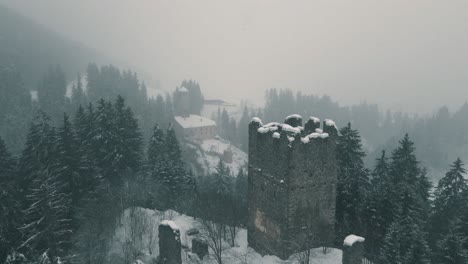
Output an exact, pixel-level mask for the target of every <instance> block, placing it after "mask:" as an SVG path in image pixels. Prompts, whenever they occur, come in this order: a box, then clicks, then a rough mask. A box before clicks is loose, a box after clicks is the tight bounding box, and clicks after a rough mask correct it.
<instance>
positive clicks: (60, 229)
mask: <svg viewBox="0 0 468 264" xmlns="http://www.w3.org/2000/svg"><path fill="white" fill-rule="evenodd" d="M65 188H66V184H65V183H64V182H63V181H62V180H61V179H60V178H59V174H58V173H57V172H56V171H54V170H53V169H52V168H51V167H47V168H44V170H43V171H42V174H41V175H39V177H37V178H35V179H34V181H33V183H32V186H31V188H30V191H29V192H28V194H27V199H28V201H29V202H30V205H29V207H28V209H26V210H25V222H26V223H25V226H24V227H22V229H23V231H24V234H25V241H24V243H23V244H22V245H21V248H29V249H30V250H31V252H40V251H45V250H48V252H49V256H50V257H52V258H55V257H57V256H63V255H64V254H65V253H66V250H67V249H68V248H69V247H70V236H71V234H72V228H71V219H70V217H69V208H71V202H70V199H69V197H68V195H67V193H66V189H65Z"/></svg>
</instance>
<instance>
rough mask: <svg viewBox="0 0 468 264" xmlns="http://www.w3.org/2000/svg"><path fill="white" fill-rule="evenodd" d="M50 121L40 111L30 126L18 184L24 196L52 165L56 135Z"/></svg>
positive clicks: (20, 161) (20, 164)
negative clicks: (33, 182)
mask: <svg viewBox="0 0 468 264" xmlns="http://www.w3.org/2000/svg"><path fill="white" fill-rule="evenodd" d="M49 121H50V119H49V117H48V116H47V115H46V114H45V113H44V112H42V111H39V112H38V114H37V115H36V117H35V118H34V122H32V124H31V126H30V129H29V132H28V136H27V139H26V147H25V149H24V150H23V153H22V155H21V158H20V160H19V172H18V176H19V177H18V184H19V189H20V191H21V193H23V196H24V194H25V192H26V191H27V190H28V189H29V186H30V184H31V183H32V181H33V180H34V179H35V178H36V177H38V175H39V174H41V172H42V171H43V169H44V168H45V167H47V166H50V165H52V159H51V158H52V157H51V155H50V154H51V153H52V152H53V147H54V144H53V142H54V141H55V134H54V131H53V129H52V127H51V126H50V125H49Z"/></svg>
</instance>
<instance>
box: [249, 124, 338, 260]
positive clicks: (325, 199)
mask: <svg viewBox="0 0 468 264" xmlns="http://www.w3.org/2000/svg"><path fill="white" fill-rule="evenodd" d="M337 136H338V131H337V128H336V126H335V123H334V122H333V121H331V120H325V121H324V122H323V129H320V120H319V119H318V118H315V117H311V118H310V119H309V120H308V121H307V122H306V123H305V126H304V127H302V117H301V116H299V115H291V116H288V117H287V118H286V120H285V124H281V123H269V124H266V125H263V124H262V122H261V120H260V119H258V118H254V119H253V120H252V121H251V122H250V124H249V168H248V170H249V175H248V223H247V229H248V242H249V245H250V246H251V247H253V248H254V249H255V250H257V251H258V252H260V253H261V254H273V255H277V256H279V257H280V258H283V259H287V258H288V257H289V256H290V255H291V254H292V253H294V252H295V251H298V250H301V249H302V247H303V246H304V245H305V244H306V243H307V244H309V243H310V242H305V241H304V240H306V239H307V240H309V241H310V240H311V239H310V237H309V238H307V237H306V236H305V235H304V234H305V233H312V234H313V242H312V244H313V246H314V247H315V246H325V245H326V246H329V245H331V243H332V240H333V238H334V235H335V234H334V233H335V231H334V227H335V203H336V183H337V168H338V166H337V161H336V154H335V152H336V140H337ZM309 245H310V244H309Z"/></svg>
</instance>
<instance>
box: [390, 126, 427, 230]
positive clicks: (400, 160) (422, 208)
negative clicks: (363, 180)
mask: <svg viewBox="0 0 468 264" xmlns="http://www.w3.org/2000/svg"><path fill="white" fill-rule="evenodd" d="M414 151H415V148H414V143H413V142H412V141H411V140H410V139H409V136H408V134H406V135H405V136H404V138H403V139H402V140H401V141H400V146H399V147H398V148H396V149H395V150H394V151H393V152H392V157H391V159H392V162H391V164H390V178H391V182H392V189H393V194H392V198H391V204H390V207H389V208H388V209H387V210H390V212H392V213H393V215H398V212H399V211H401V208H403V207H404V206H412V207H414V208H418V214H419V216H418V219H419V220H424V221H426V220H427V218H428V209H429V200H428V197H429V194H428V187H427V184H428V180H427V177H426V175H425V174H424V170H421V168H420V167H419V161H418V160H417V159H416V156H415V154H414ZM407 196H410V197H411V199H410V201H411V202H412V203H413V204H411V205H406V204H405V202H404V201H403V197H407ZM391 220H392V219H389V221H391Z"/></svg>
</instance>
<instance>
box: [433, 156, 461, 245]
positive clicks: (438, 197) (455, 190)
mask: <svg viewBox="0 0 468 264" xmlns="http://www.w3.org/2000/svg"><path fill="white" fill-rule="evenodd" d="M463 166H464V164H463V162H462V161H461V160H460V159H459V158H457V160H456V161H455V162H454V163H453V164H452V165H451V168H450V170H449V171H448V172H447V173H446V174H445V176H444V177H443V178H442V179H440V181H439V184H438V186H437V189H436V191H435V200H434V208H433V210H432V214H431V219H430V227H431V234H430V235H431V241H434V242H435V241H437V240H439V239H440V237H441V236H442V235H445V234H446V233H447V232H448V228H449V223H450V222H452V221H454V219H457V218H459V217H462V216H463V215H462V214H463V213H464V212H465V211H467V209H468V206H467V205H466V198H465V193H466V192H467V191H468V185H467V181H466V179H465V177H464V176H465V175H466V170H465V168H464V167H463ZM431 246H432V247H433V248H435V247H436V244H431Z"/></svg>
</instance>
